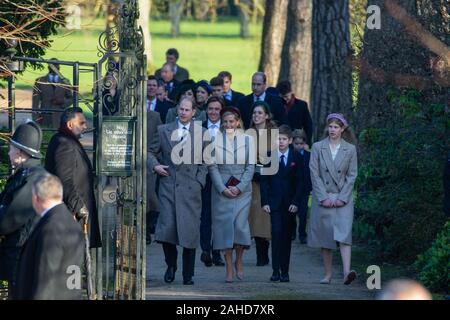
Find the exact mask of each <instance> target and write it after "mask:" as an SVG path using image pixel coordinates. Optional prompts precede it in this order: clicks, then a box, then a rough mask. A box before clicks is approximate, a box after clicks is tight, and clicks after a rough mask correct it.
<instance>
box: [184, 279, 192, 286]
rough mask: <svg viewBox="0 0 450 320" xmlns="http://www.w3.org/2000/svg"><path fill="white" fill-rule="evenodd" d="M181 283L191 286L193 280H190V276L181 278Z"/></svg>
mask: <svg viewBox="0 0 450 320" xmlns="http://www.w3.org/2000/svg"><path fill="white" fill-rule="evenodd" d="M183 284H184V285H185V286H191V285H193V284H194V281H192V278H184V279H183Z"/></svg>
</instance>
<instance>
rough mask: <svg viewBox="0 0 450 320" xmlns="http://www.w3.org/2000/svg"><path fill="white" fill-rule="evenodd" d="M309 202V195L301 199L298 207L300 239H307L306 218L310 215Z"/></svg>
mask: <svg viewBox="0 0 450 320" xmlns="http://www.w3.org/2000/svg"><path fill="white" fill-rule="evenodd" d="M308 200H309V194H307V195H304V196H302V197H301V201H300V205H299V206H298V211H297V215H298V236H299V237H300V239H302V238H303V239H306V236H307V234H306V216H307V214H308ZM293 232H294V234H295V229H294V231H293Z"/></svg>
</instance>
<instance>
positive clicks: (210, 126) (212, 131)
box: [207, 119, 220, 138]
mask: <svg viewBox="0 0 450 320" xmlns="http://www.w3.org/2000/svg"><path fill="white" fill-rule="evenodd" d="M207 127H208V131H209V134H210V135H211V137H213V138H215V137H216V134H217V131H218V130H219V129H220V120H219V121H217V122H216V123H212V122H211V121H210V120H209V119H208V123H207Z"/></svg>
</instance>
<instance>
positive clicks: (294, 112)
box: [283, 99, 313, 146]
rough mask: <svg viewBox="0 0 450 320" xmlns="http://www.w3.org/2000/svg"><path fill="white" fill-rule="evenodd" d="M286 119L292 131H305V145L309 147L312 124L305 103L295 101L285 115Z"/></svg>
mask: <svg viewBox="0 0 450 320" xmlns="http://www.w3.org/2000/svg"><path fill="white" fill-rule="evenodd" d="M284 102H285V101H284V100H283V103H284ZM287 119H288V124H289V126H290V127H291V129H292V130H294V129H303V130H304V131H305V133H306V140H307V141H306V143H307V144H308V145H309V146H311V139H312V132H313V124H312V119H311V114H310V113H309V109H308V104H307V103H306V101H303V100H300V99H295V103H294V105H293V106H292V107H291V109H290V110H289V112H288V114H287Z"/></svg>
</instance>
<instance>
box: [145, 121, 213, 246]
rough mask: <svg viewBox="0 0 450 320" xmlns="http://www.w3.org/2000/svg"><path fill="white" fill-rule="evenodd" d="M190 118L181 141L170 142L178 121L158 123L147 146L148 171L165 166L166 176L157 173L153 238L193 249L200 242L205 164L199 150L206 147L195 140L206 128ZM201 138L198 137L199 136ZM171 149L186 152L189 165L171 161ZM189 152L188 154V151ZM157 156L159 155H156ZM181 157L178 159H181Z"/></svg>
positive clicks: (179, 152)
mask: <svg viewBox="0 0 450 320" xmlns="http://www.w3.org/2000/svg"><path fill="white" fill-rule="evenodd" d="M194 123H195V122H194V121H191V124H190V127H189V133H190V135H188V136H187V137H186V140H183V141H184V142H183V143H180V141H172V139H171V136H172V133H173V132H174V131H175V130H177V128H178V123H177V121H174V122H171V123H168V124H164V125H160V126H159V127H158V139H155V140H154V141H153V143H152V144H151V145H150V150H149V151H150V152H149V153H148V159H147V161H148V167H147V168H148V170H153V169H154V167H155V166H156V165H159V164H162V165H167V166H169V168H168V169H167V171H168V172H169V174H170V175H169V176H168V177H163V176H160V180H159V193H158V199H159V206H160V214H159V217H158V223H157V225H156V230H155V240H156V241H158V242H168V243H171V244H175V245H180V246H182V247H184V248H190V249H195V248H197V247H198V246H199V244H200V232H199V230H200V215H201V211H202V189H203V187H204V186H205V183H206V174H207V172H208V169H207V167H206V166H205V165H204V164H203V159H202V152H203V148H204V147H205V146H206V142H204V144H203V145H200V147H199V145H198V144H195V143H194V141H193V140H194V139H197V137H194V127H195V132H196V133H195V134H200V135H202V134H203V132H204V131H205V129H204V128H203V127H202V126H201V123H200V125H199V124H198V123H195V124H194ZM200 137H201V136H200ZM172 151H174V153H176V154H177V155H179V154H181V151H182V152H183V155H188V159H186V161H190V164H186V163H180V164H176V163H174V162H173V161H172V159H173V158H172ZM189 152H190V153H189ZM158 155H160V156H159V157H158ZM183 159H184V157H182V159H181V160H183Z"/></svg>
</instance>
